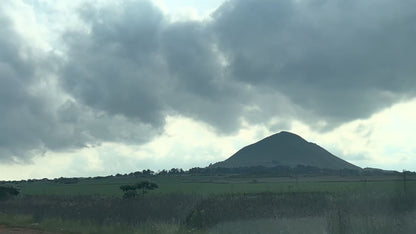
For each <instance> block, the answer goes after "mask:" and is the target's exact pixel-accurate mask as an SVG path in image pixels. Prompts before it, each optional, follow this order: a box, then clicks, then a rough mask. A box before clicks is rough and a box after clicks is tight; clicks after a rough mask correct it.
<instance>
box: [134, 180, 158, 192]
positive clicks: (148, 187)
mask: <svg viewBox="0 0 416 234" xmlns="http://www.w3.org/2000/svg"><path fill="white" fill-rule="evenodd" d="M136 188H138V189H141V190H142V194H143V195H144V194H145V193H146V192H147V190H153V189H157V188H159V186H157V184H155V183H152V182H149V181H143V182H140V183H138V184H136Z"/></svg>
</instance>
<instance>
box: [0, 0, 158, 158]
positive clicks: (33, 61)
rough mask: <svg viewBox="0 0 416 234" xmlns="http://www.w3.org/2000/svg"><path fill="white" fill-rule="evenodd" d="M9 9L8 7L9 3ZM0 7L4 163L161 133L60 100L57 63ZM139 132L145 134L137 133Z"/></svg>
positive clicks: (1, 151) (0, 128) (1, 155)
mask: <svg viewBox="0 0 416 234" xmlns="http://www.w3.org/2000/svg"><path fill="white" fill-rule="evenodd" d="M6 5H7V4H6ZM6 13H7V12H5V8H2V7H0V25H1V27H0V35H2V37H0V162H2V163H26V162H29V161H30V159H31V158H32V157H33V156H36V155H39V154H43V153H44V152H46V151H48V150H53V151H62V150H71V149H78V148H82V147H87V146H90V145H96V144H99V143H101V142H102V141H122V142H126V143H141V142H144V141H148V140H149V139H151V137H152V136H153V135H154V134H155V133H156V132H157V131H158V129H155V128H151V127H150V126H148V125H146V124H143V123H137V122H134V121H132V120H129V119H126V118H124V117H121V116H115V117H112V116H109V115H107V114H106V113H102V112H99V111H96V110H93V109H91V108H90V107H87V106H83V105H82V104H78V103H74V102H72V101H63V102H62V101H61V99H63V98H62V97H61V96H56V94H55V93H56V92H60V90H59V87H56V86H54V85H53V83H54V82H50V81H51V75H53V74H54V72H55V70H56V68H54V66H53V64H56V60H57V59H58V58H57V57H56V56H54V55H52V54H45V53H44V52H43V51H41V50H37V49H36V48H34V47H31V46H28V45H29V44H30V43H31V42H29V41H27V38H25V37H24V36H23V35H21V34H19V33H18V32H17V31H16V30H15V24H14V22H13V20H12V19H11V18H10V17H9V16H8V15H7V14H6ZM137 132H139V133H140V134H137Z"/></svg>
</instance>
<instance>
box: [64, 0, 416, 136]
mask: <svg viewBox="0 0 416 234" xmlns="http://www.w3.org/2000/svg"><path fill="white" fill-rule="evenodd" d="M412 5H414V3H413V2H411V1H401V2H398V3H392V2H391V1H366V2H362V1H346V0H343V1H341V0H339V1H322V0H319V1H318V0H312V1H260V2H254V1H228V2H226V3H225V4H223V6H221V7H220V8H219V9H218V10H217V11H216V12H215V13H214V15H213V19H212V21H203V22H179V23H170V22H167V21H166V19H165V18H164V16H163V14H162V13H161V12H160V10H158V9H157V8H155V7H154V6H152V5H151V4H150V3H148V2H145V1H139V2H128V3H126V4H125V5H123V6H122V7H120V8H118V10H116V11H114V10H113V8H111V7H110V8H109V9H101V10H99V11H97V10H96V9H94V8H87V9H89V10H86V11H84V12H83V16H84V20H85V22H86V23H87V24H89V25H90V26H91V32H90V33H82V32H76V33H69V34H68V35H66V36H67V38H69V39H67V42H68V45H69V46H70V47H69V57H70V60H69V63H68V64H67V66H66V67H65V69H64V71H65V72H64V75H63V79H62V80H63V82H62V83H63V84H64V87H65V89H66V90H67V91H68V92H69V93H71V94H72V95H73V96H74V97H75V98H76V99H77V100H78V101H80V102H82V103H84V104H86V105H88V106H91V107H93V108H96V109H99V110H102V111H104V112H106V113H110V114H120V115H123V116H126V117H128V118H136V119H138V120H140V121H142V122H145V123H149V124H151V125H152V126H161V125H163V119H164V116H165V115H166V114H172V113H179V114H181V115H186V116H190V117H192V118H195V119H199V120H202V121H205V122H207V123H209V124H211V125H213V126H215V127H216V128H217V129H218V130H219V131H220V132H221V131H225V132H230V131H233V130H235V129H237V128H238V126H239V124H240V120H241V119H246V120H248V121H249V122H265V121H267V120H269V119H271V118H273V117H279V118H292V117H296V118H299V119H300V120H303V121H309V122H310V121H311V120H313V122H317V121H321V122H326V123H327V126H326V129H330V128H333V127H335V126H337V125H339V124H342V123H344V122H346V121H350V120H354V119H356V118H363V117H368V116H369V115H371V114H372V113H374V112H375V111H377V110H380V109H382V108H384V107H387V106H389V105H391V104H393V103H395V102H397V101H400V100H403V99H404V98H408V97H411V96H413V95H414V91H413V90H414V89H413V88H412V87H414V85H415V82H416V80H415V79H413V78H412V75H413V74H415V66H413V63H414V61H415V56H416V53H414V52H416V49H415V46H414V43H413V41H414V39H416V38H415V36H416V34H415V30H414V27H413V23H412V22H414V19H415V15H416V14H414V10H413V8H414V7H412ZM114 12H116V13H114ZM266 97H268V98H269V99H268V100H266ZM279 97H280V98H279ZM248 106H252V107H255V108H252V109H250V108H248V109H250V111H247V107H248ZM219 113H220V114H219Z"/></svg>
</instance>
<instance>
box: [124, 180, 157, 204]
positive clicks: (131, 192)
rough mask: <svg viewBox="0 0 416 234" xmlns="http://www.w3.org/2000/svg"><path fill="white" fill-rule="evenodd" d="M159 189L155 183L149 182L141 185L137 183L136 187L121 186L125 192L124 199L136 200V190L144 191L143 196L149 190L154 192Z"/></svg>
mask: <svg viewBox="0 0 416 234" xmlns="http://www.w3.org/2000/svg"><path fill="white" fill-rule="evenodd" d="M157 188H159V186H158V185H157V184H155V183H152V182H149V181H147V180H146V181H142V182H140V183H137V184H135V185H122V186H120V189H121V190H122V191H123V192H124V195H123V198H125V199H128V198H135V197H136V196H137V192H136V189H139V190H141V191H142V194H143V195H144V194H145V193H146V192H147V190H154V189H157Z"/></svg>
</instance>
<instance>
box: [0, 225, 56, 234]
mask: <svg viewBox="0 0 416 234" xmlns="http://www.w3.org/2000/svg"><path fill="white" fill-rule="evenodd" d="M0 233H1V234H58V233H52V232H44V231H39V230H35V229H27V228H17V227H6V226H4V225H0Z"/></svg>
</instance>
